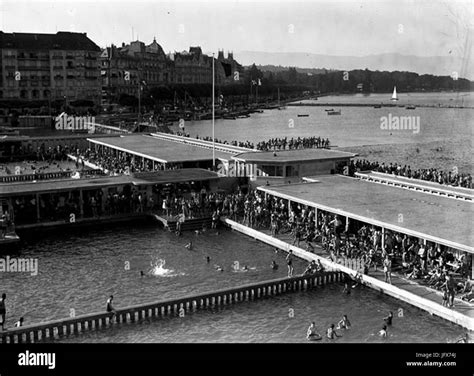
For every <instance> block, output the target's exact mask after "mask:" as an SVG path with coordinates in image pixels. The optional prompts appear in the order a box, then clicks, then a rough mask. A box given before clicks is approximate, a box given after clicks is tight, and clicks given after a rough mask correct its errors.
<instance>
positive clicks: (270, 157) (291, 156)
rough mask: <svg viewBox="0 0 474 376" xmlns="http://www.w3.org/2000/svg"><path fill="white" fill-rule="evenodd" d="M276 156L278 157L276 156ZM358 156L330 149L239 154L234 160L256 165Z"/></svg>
mask: <svg viewBox="0 0 474 376" xmlns="http://www.w3.org/2000/svg"><path fill="white" fill-rule="evenodd" d="M275 154H276V155H275ZM356 155H357V154H354V153H347V152H343V151H335V150H328V149H299V150H277V151H275V152H273V151H265V152H259V151H255V152H248V153H241V154H237V155H236V156H234V157H233V159H238V160H242V161H244V162H256V163H290V162H310V161H321V160H330V159H347V158H353V157H355V156H356Z"/></svg>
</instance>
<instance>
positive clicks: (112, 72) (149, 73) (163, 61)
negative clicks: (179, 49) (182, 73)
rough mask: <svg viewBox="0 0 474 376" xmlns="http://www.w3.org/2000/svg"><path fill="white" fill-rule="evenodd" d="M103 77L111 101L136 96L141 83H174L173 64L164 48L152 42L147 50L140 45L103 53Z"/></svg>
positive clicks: (107, 49) (113, 47)
mask: <svg viewBox="0 0 474 376" xmlns="http://www.w3.org/2000/svg"><path fill="white" fill-rule="evenodd" d="M101 75H102V85H103V90H104V93H106V94H107V96H108V99H112V98H117V97H119V96H120V95H121V94H128V95H133V96H137V94H138V90H139V87H140V82H143V81H144V82H145V83H146V85H149V86H158V85H166V84H169V83H171V82H172V64H171V62H170V61H169V59H168V58H167V57H166V55H165V53H164V52H163V49H162V48H161V46H160V45H159V44H158V43H157V42H156V39H154V40H153V43H151V44H150V45H148V46H146V45H145V43H143V42H140V41H134V42H131V43H130V44H128V45H125V43H123V44H122V47H116V46H114V45H112V46H111V47H107V48H105V49H104V50H103V51H102V54H101Z"/></svg>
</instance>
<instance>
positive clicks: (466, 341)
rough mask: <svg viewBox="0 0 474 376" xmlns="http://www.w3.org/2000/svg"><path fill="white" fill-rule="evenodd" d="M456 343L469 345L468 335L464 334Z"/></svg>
mask: <svg viewBox="0 0 474 376" xmlns="http://www.w3.org/2000/svg"><path fill="white" fill-rule="evenodd" d="M456 343H469V335H468V334H467V333H466V334H464V335H463V336H461V338H459V339H458V340H457V341H456Z"/></svg>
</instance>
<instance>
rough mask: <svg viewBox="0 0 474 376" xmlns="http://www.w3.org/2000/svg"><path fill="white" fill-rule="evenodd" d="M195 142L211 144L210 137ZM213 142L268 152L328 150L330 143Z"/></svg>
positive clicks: (305, 139)
mask: <svg viewBox="0 0 474 376" xmlns="http://www.w3.org/2000/svg"><path fill="white" fill-rule="evenodd" d="M174 134H176V135H177V136H182V137H190V135H189V133H186V132H185V131H176V132H175V133H174ZM196 139H197V140H203V141H209V142H212V137H208V136H204V137H200V136H199V135H197V136H196ZM214 142H216V143H220V144H224V145H232V146H239V147H243V148H248V149H256V150H260V151H270V150H297V149H314V148H318V149H319V148H326V149H327V148H329V147H330V144H331V143H330V141H329V139H328V138H326V139H324V138H322V137H316V136H312V137H291V138H288V137H283V138H278V137H275V138H270V139H269V140H267V141H259V142H257V143H253V142H250V141H248V140H247V141H235V140H234V141H230V142H229V141H226V140H219V139H217V138H214Z"/></svg>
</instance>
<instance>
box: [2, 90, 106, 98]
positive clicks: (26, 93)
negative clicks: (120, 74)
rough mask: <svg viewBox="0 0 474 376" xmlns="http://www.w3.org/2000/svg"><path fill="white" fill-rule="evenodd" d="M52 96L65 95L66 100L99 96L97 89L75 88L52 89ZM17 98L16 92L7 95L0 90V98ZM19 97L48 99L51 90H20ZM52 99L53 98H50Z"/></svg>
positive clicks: (59, 96)
mask: <svg viewBox="0 0 474 376" xmlns="http://www.w3.org/2000/svg"><path fill="white" fill-rule="evenodd" d="M53 95H54V97H55V98H63V97H64V96H65V95H67V96H68V98H67V99H68V100H73V99H75V98H76V97H78V98H79V97H80V98H84V97H88V98H95V97H98V96H99V92H98V91H94V90H81V91H80V92H77V91H76V90H67V91H66V90H55V91H54V94H53ZM7 97H8V98H17V97H18V93H17V92H10V93H9V95H7V93H6V92H5V93H4V92H3V90H0V98H7ZM19 97H20V98H21V99H50V98H51V91H50V90H36V89H34V90H20V93H19ZM51 99H54V98H51Z"/></svg>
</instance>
